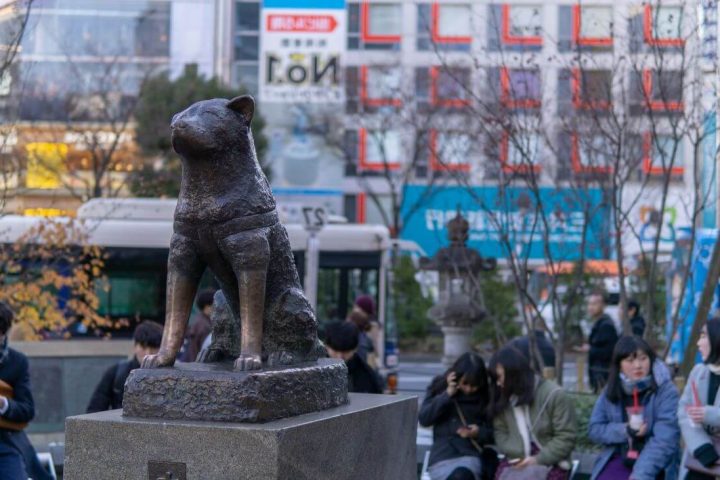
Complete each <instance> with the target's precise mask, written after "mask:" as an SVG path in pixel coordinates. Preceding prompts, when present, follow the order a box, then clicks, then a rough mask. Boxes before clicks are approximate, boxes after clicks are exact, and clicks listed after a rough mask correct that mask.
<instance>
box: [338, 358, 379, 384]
mask: <svg viewBox="0 0 720 480" xmlns="http://www.w3.org/2000/svg"><path fill="white" fill-rule="evenodd" d="M345 365H346V366H347V369H348V391H349V392H354V393H382V392H383V386H384V385H383V381H382V378H380V375H378V373H377V372H376V371H375V370H373V369H372V367H371V366H370V365H368V364H367V363H366V362H365V361H364V360H363V359H362V358H360V357H359V356H358V354H357V353H356V354H354V355H353V356H352V358H351V359H350V360H348V361H347V362H345Z"/></svg>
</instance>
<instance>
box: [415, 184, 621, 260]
mask: <svg viewBox="0 0 720 480" xmlns="http://www.w3.org/2000/svg"><path fill="white" fill-rule="evenodd" d="M458 208H460V210H461V212H462V214H463V215H464V216H465V218H466V219H467V220H468V222H469V223H470V231H469V241H468V245H469V246H470V247H472V248H475V249H477V250H478V251H479V252H480V253H481V254H482V255H483V256H485V257H494V258H504V257H507V256H508V248H511V249H512V251H514V252H515V253H516V254H518V255H524V256H528V258H532V259H541V258H545V257H547V256H548V251H549V254H550V255H552V257H553V260H554V261H566V260H570V261H571V260H577V259H579V258H581V251H582V248H584V249H585V258H586V259H602V258H608V257H609V253H610V252H609V247H610V235H609V233H608V232H609V224H610V222H609V216H608V212H609V209H608V208H607V206H606V205H605V204H604V203H603V195H602V191H601V190H600V189H592V188H590V189H584V190H581V189H562V188H561V189H558V188H540V189H539V192H538V194H537V195H535V194H533V192H532V191H530V190H528V189H527V188H505V189H499V188H497V187H473V188H464V187H426V186H420V185H410V186H407V187H406V188H405V190H404V196H403V208H402V218H403V219H404V226H403V229H402V238H403V239H406V240H412V241H414V242H416V243H417V244H418V245H420V247H422V249H423V250H425V253H426V254H427V255H433V254H434V253H435V252H436V251H437V250H438V249H439V248H442V247H444V246H447V245H448V243H449V241H448V238H447V227H446V226H447V223H448V222H449V221H450V220H451V219H452V218H453V217H454V216H455V214H456V212H457V209H458ZM536 209H540V210H536ZM535 211H543V212H545V215H537V214H535V213H534V212H535ZM541 217H544V218H545V220H546V223H545V224H544V225H547V226H544V225H543V224H542V223H541V222H542V218H541ZM546 248H547V249H548V250H546Z"/></svg>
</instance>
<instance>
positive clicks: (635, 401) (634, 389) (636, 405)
mask: <svg viewBox="0 0 720 480" xmlns="http://www.w3.org/2000/svg"><path fill="white" fill-rule="evenodd" d="M633 404H634V406H635V409H637V408H638V407H639V406H640V404H639V403H638V389H637V387H635V388H633Z"/></svg>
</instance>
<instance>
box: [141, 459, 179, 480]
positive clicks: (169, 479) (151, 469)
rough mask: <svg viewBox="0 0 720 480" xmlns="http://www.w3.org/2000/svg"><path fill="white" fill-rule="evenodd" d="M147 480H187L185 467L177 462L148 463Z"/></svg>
mask: <svg viewBox="0 0 720 480" xmlns="http://www.w3.org/2000/svg"><path fill="white" fill-rule="evenodd" d="M148 480H187V465H185V464H184V463H177V462H154V461H152V460H151V461H149V462H148Z"/></svg>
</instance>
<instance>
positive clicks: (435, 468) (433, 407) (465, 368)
mask: <svg viewBox="0 0 720 480" xmlns="http://www.w3.org/2000/svg"><path fill="white" fill-rule="evenodd" d="M488 392H489V390H488V381H487V372H486V369H485V362H483V360H482V358H481V357H480V356H478V355H476V354H474V353H465V354H463V355H461V356H460V358H458V360H457V361H456V362H455V363H454V364H453V366H452V367H450V369H448V370H447V371H446V372H445V373H444V374H443V375H439V376H437V377H435V379H433V381H432V383H431V384H430V386H429V387H428V390H427V393H426V396H425V399H424V400H423V403H422V405H421V407H420V412H419V414H418V420H419V422H420V425H422V426H424V427H432V429H433V445H432V449H431V450H430V459H429V462H428V465H429V468H428V473H429V474H430V478H431V479H432V480H480V479H481V478H482V479H492V478H493V477H494V475H495V468H496V467H497V456H496V453H495V451H494V450H492V449H490V448H485V447H484V446H485V445H490V444H492V443H493V431H492V421H491V420H490V419H488V417H487V415H486V410H487V405H488Z"/></svg>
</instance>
